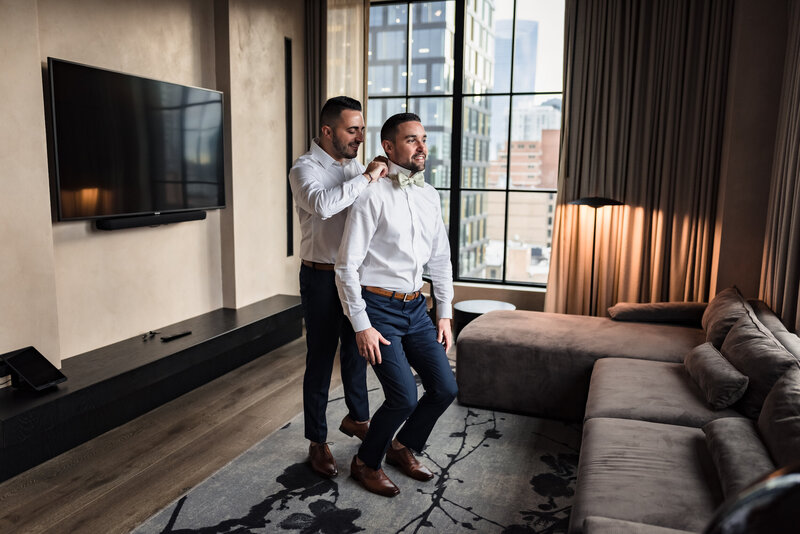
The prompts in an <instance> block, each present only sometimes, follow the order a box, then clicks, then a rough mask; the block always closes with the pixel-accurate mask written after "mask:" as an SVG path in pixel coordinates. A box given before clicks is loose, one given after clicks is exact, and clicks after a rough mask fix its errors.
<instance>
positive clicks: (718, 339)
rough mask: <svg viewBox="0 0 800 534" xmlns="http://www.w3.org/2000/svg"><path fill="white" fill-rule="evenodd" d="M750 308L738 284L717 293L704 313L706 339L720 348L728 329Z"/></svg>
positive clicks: (703, 323) (703, 322) (703, 321)
mask: <svg viewBox="0 0 800 534" xmlns="http://www.w3.org/2000/svg"><path fill="white" fill-rule="evenodd" d="M750 309H751V308H750V305H749V304H748V303H747V301H746V300H745V299H744V297H742V294H741V293H739V289H738V288H737V287H736V286H733V287H729V288H728V289H724V290H722V291H720V292H719V293H717V296H716V297H714V298H713V299H712V300H711V302H709V303H708V306H707V307H706V311H705V312H704V313H703V319H702V325H703V330H705V331H706V341H710V342H711V343H713V344H714V346H715V347H717V348H720V347H721V346H722V343H723V342H724V341H725V336H726V335H728V331H729V330H730V329H731V328H732V327H733V325H734V324H736V321H738V320H739V318H740V317H742V316H743V315H744V314H745V313H746V312H747V310H750Z"/></svg>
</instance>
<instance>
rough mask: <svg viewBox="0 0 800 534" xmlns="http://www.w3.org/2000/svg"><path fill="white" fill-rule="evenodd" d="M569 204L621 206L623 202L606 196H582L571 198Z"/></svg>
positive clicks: (597, 206) (600, 206) (593, 206)
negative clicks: (576, 198) (575, 198)
mask: <svg viewBox="0 0 800 534" xmlns="http://www.w3.org/2000/svg"><path fill="white" fill-rule="evenodd" d="M567 204H575V205H576V206H590V207H592V208H602V207H603V206H621V205H622V202H620V201H619V200H614V199H613V198H605V197H581V198H579V199H578V200H570V201H569V202H567Z"/></svg>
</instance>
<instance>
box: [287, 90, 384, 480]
mask: <svg viewBox="0 0 800 534" xmlns="http://www.w3.org/2000/svg"><path fill="white" fill-rule="evenodd" d="M320 126H321V127H320V136H319V138H317V139H315V140H314V141H312V143H311V149H310V150H309V151H308V152H306V153H305V154H303V155H302V156H300V157H299V158H298V159H297V161H295V163H294V165H293V166H292V169H291V171H290V172H289V183H290V185H291V187H292V194H293V195H294V200H295V203H296V204H297V215H298V217H299V219H300V229H301V233H302V238H301V241H300V257H301V258H302V265H301V266H300V297H301V300H302V304H303V315H304V318H305V324H306V347H307V352H306V371H305V375H304V377H303V412H304V417H305V436H306V439H308V440H309V441H310V442H311V443H310V445H309V461H310V463H311V467H312V468H313V469H314V471H316V472H317V473H319V474H321V475H323V476H327V477H333V476H336V475H337V474H338V469H337V467H336V461H335V460H334V458H333V455H332V454H331V451H330V449H329V448H328V445H327V444H326V439H327V432H328V427H327V422H326V418H325V410H326V408H327V406H328V390H329V388H330V382H331V372H332V370H333V361H334V358H335V356H336V346H337V344H338V343H339V342H340V341H341V349H340V356H339V358H340V361H341V371H342V383H343V385H344V398H345V403H346V404H347V408H348V415H347V416H346V417H345V418H344V420H342V423H341V425H340V427H339V430H341V431H342V432H344V433H345V434H347V435H349V436H353V435H355V436H358V437H359V438H361V439H363V438H364V435H365V434H366V432H367V428H368V427H369V401H368V400H367V383H366V376H367V375H366V363H365V362H364V360H363V359H362V358H361V357H360V356H359V354H358V348H357V346H356V342H355V335H354V333H353V329H352V327H351V326H350V323H349V321H347V320H346V319H345V318H344V316H343V315H342V305H341V303H340V302H339V296H338V294H337V292H336V284H335V282H334V272H333V264H334V261H335V260H336V253H337V251H338V249H339V242H340V241H341V236H342V231H343V230H344V223H345V218H346V210H347V208H348V206H350V205H351V204H352V203H353V201H354V200H355V199H356V198H357V197H358V195H359V194H361V193H362V192H363V191H364V190H365V189H366V187H367V185H368V184H370V183H371V182H374V181H375V180H377V179H379V178H380V177H381V176H384V175H385V174H386V172H387V167H386V163H385V162H384V161H383V160H381V161H373V162H372V163H370V164H369V166H368V167H367V168H366V170H365V169H364V166H363V165H361V163H359V162H358V161H357V160H356V159H355V157H356V155H357V153H358V147H359V146H360V145H361V143H362V142H363V141H364V118H363V116H362V115H361V103H360V102H359V101H358V100H354V99H352V98H349V97H346V96H339V97H335V98H331V99H330V100H328V101H327V102H326V103H325V105H324V106H323V107H322V111H321V113H320Z"/></svg>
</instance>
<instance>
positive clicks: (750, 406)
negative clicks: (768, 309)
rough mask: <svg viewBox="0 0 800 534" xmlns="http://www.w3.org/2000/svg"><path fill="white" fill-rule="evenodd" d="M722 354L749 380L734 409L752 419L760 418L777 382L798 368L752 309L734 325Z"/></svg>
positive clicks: (723, 345)
mask: <svg viewBox="0 0 800 534" xmlns="http://www.w3.org/2000/svg"><path fill="white" fill-rule="evenodd" d="M720 352H722V355H723V356H725V358H727V360H728V361H729V362H731V363H732V364H733V365H734V367H736V368H737V369H738V370H739V371H740V372H741V373H742V374H744V375H746V376H747V377H748V378H749V379H750V383H749V384H748V386H747V390H746V391H745V392H744V395H742V398H741V399H740V400H739V401H738V402H737V403H736V404H735V405H734V407H735V408H736V409H738V410H739V411H741V412H742V413H743V414H745V415H746V416H748V417H750V418H751V419H756V418H758V414H759V412H760V411H761V405H762V404H764V399H765V398H766V397H767V393H769V390H770V389H772V386H774V385H775V382H777V381H778V378H780V377H781V375H782V374H783V373H785V372H786V370H787V369H789V368H790V367H792V366H797V365H798V361H797V359H796V358H795V357H794V356H792V355H791V354H789V352H788V351H787V350H786V349H785V348H784V347H783V345H781V344H780V343H779V342H778V340H777V339H775V337H774V336H773V335H772V334H771V333H770V331H769V330H768V329H767V328H766V327H765V326H764V325H763V324H761V322H760V321H759V320H758V319H756V318H755V314H754V312H753V311H752V309H751V310H749V311H748V312H747V313H745V315H744V316H742V317H741V318H740V319H739V320H738V321H736V324H735V325H733V328H731V330H730V332H729V333H728V336H727V337H726V338H725V342H724V343H723V344H722V350H721V351H720Z"/></svg>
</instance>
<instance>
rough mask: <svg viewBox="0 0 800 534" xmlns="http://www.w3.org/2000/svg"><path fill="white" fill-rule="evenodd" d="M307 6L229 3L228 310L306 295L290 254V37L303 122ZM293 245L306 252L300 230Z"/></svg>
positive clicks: (298, 147)
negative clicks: (287, 84) (287, 48)
mask: <svg viewBox="0 0 800 534" xmlns="http://www.w3.org/2000/svg"><path fill="white" fill-rule="evenodd" d="M302 8H303V4H302V3H301V2H294V3H289V2H281V1H278V0H273V1H271V2H264V1H259V0H231V1H230V2H229V12H228V19H229V20H228V31H229V34H230V38H229V42H230V43H231V47H230V50H229V54H230V56H229V57H230V70H229V82H228V83H229V84H230V86H229V88H228V89H227V92H228V94H229V95H230V110H231V111H230V114H231V150H232V156H231V175H232V185H233V199H232V200H233V203H234V209H233V210H231V211H228V212H227V213H224V214H223V217H224V218H225V221H224V225H223V231H224V232H225V234H224V235H225V239H226V240H230V242H232V243H234V244H235V246H234V247H233V250H232V252H233V257H232V258H229V260H230V261H228V262H227V263H226V264H225V272H224V276H225V279H226V282H225V304H226V306H230V307H237V308H238V307H241V306H245V305H247V304H250V303H252V302H255V301H257V300H260V299H263V298H265V297H267V296H269V295H271V294H274V293H276V291H275V288H283V289H282V291H283V292H289V293H292V294H298V293H299V287H298V284H299V283H298V279H297V278H298V270H299V259H298V257H297V255H295V256H293V257H287V256H286V209H287V206H286V180H287V178H286V170H287V169H286V139H285V137H286V136H285V133H286V117H285V111H284V106H285V85H284V37H289V38H290V39H291V40H292V60H293V69H292V71H293V73H294V79H293V88H294V91H293V98H292V101H293V104H294V110H295V116H296V117H297V116H302V108H303V105H304V79H303V74H302V73H303V57H304V48H303V32H304V30H303V9H302ZM304 124H305V122H304V121H301V120H295V121H294V129H293V134H294V140H293V141H294V143H293V146H294V150H293V155H294V157H297V156H299V155H300V154H302V153H303V152H305V151H306V150H307V149H308V147H306V146H304V138H305V133H304ZM290 208H291V207H290ZM295 228H297V222H296V221H295ZM293 239H294V241H295V250H299V243H300V242H299V232H295V234H294V236H293Z"/></svg>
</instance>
